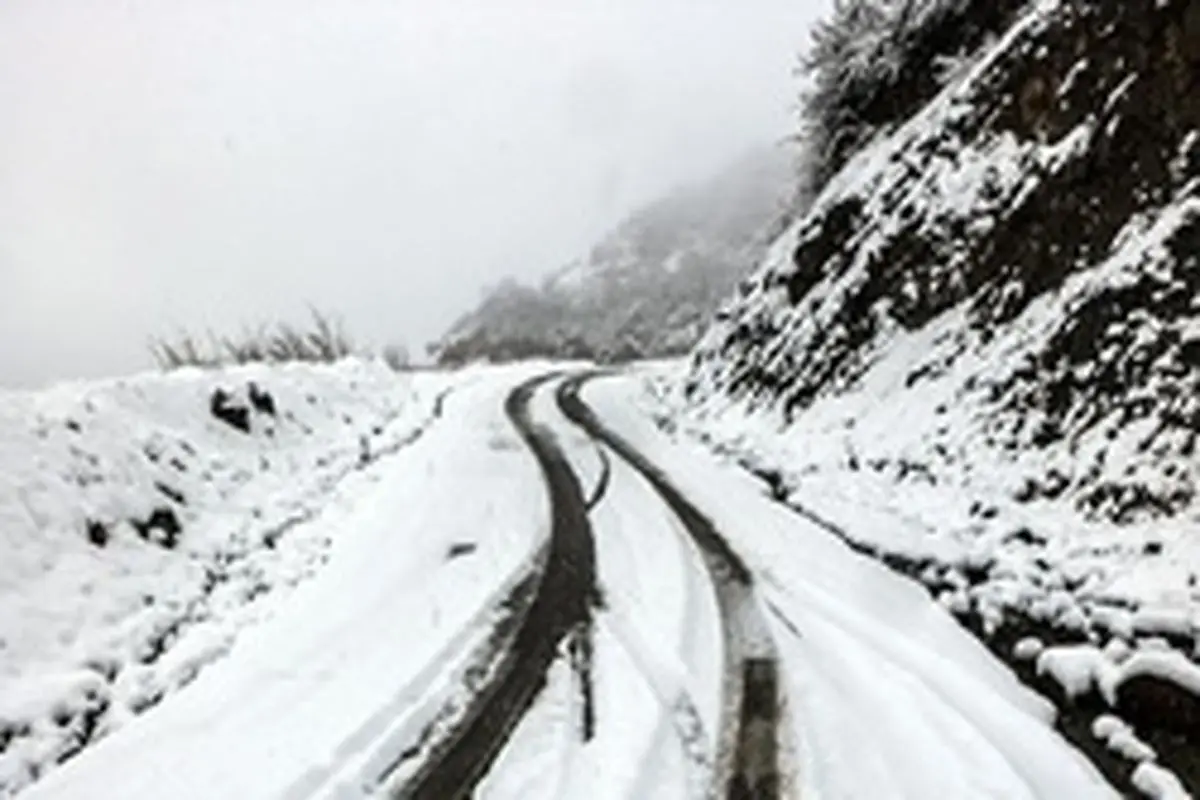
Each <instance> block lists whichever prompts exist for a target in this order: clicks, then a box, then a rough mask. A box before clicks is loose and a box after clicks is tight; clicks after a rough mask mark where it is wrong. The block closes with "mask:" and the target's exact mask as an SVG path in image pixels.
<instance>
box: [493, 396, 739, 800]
mask: <svg viewBox="0 0 1200 800" xmlns="http://www.w3.org/2000/svg"><path fill="white" fill-rule="evenodd" d="M552 388H553V387H547V388H546V389H543V390H542V391H540V392H539V393H538V394H537V395H536V396H535V398H534V401H533V412H534V418H535V420H536V421H537V422H539V423H540V424H543V425H545V426H547V427H548V428H549V429H550V430H551V431H552V432H553V434H554V436H555V438H556V440H557V441H558V443H559V444H560V446H562V447H563V449H564V451H565V453H566V454H567V457H568V459H569V460H570V463H571V466H572V468H573V469H574V470H575V471H576V473H577V474H578V475H579V477H580V482H581V484H582V488H583V492H584V495H585V496H587V495H590V494H591V492H590V488H591V487H592V486H593V485H594V483H595V481H596V480H597V466H596V448H597V446H596V444H595V443H593V442H592V441H591V439H590V438H589V437H588V436H587V435H586V434H584V433H583V432H582V431H581V430H580V429H579V428H577V427H576V426H574V425H573V424H571V423H569V422H568V421H567V420H566V419H565V418H564V417H563V416H562V414H561V412H560V411H558V409H557V406H556V403H555V401H554V395H553V391H551V390H552ZM605 458H606V459H607V460H608V461H609V463H610V468H611V470H612V474H611V479H610V482H609V484H608V489H607V491H606V492H605V494H604V495H603V497H602V498H601V500H600V502H599V503H598V504H597V505H596V506H595V508H594V510H593V511H592V514H591V524H592V529H593V536H594V538H595V543H596V559H597V572H598V580H599V582H600V591H601V594H602V596H603V598H604V602H603V606H602V607H601V608H599V609H597V610H596V616H595V624H594V628H593V646H594V660H593V666H592V677H593V680H594V703H595V714H596V719H597V721H598V725H597V728H596V733H595V738H594V739H593V740H592V741H590V742H587V743H584V742H583V741H582V740H581V731H580V722H579V720H580V718H581V714H582V711H581V709H580V699H579V698H580V688H579V685H578V680H577V678H576V676H574V675H572V673H571V671H570V670H569V669H566V668H565V667H563V666H561V665H560V666H558V667H556V670H555V671H554V672H553V674H552V676H551V679H550V686H549V687H548V688H547V690H546V691H545V692H544V693H543V695H542V696H541V697H540V698H539V699H538V700H537V702H536V703H535V706H534V709H533V710H532V712H531V713H530V714H529V715H528V716H527V717H526V718H525V719H524V720H523V721H522V723H521V724H520V725H519V726H518V729H517V731H516V733H515V735H514V738H513V740H512V742H511V743H510V745H509V747H508V748H506V750H505V752H504V754H502V756H501V759H500V760H499V762H498V763H497V764H496V765H495V766H494V768H493V769H492V771H491V772H490V773H489V775H488V778H487V780H486V781H485V782H484V784H483V785H482V786H481V788H480V792H479V794H480V796H481V797H485V798H516V797H521V798H539V797H540V798H547V800H549V798H558V797H655V798H659V797H662V798H671V797H679V798H695V797H703V796H705V794H706V792H707V787H708V786H709V784H710V782H711V779H712V770H713V760H714V759H713V756H714V751H715V748H716V736H717V732H718V728H719V723H720V714H721V709H720V698H721V691H722V686H721V678H722V659H723V642H722V638H721V621H720V614H719V612H718V609H717V605H716V597H715V593H714V590H713V587H712V585H711V582H710V581H709V578H708V575H707V572H706V568H705V566H704V563H703V561H702V560H701V558H700V555H699V553H698V552H697V550H696V547H695V545H694V544H693V543H692V542H691V539H690V537H689V535H688V534H687V532H686V530H685V529H684V528H683V527H682V525H681V524H680V523H679V521H678V520H677V519H676V518H675V516H674V515H673V514H672V513H671V511H670V509H669V508H668V507H667V506H666V505H664V504H663V503H662V502H661V500H660V499H658V496H657V494H656V493H655V492H654V490H653V488H652V487H651V486H650V485H649V484H648V483H647V482H646V481H645V479H644V478H642V477H641V476H640V475H639V474H638V473H637V472H636V471H635V470H633V469H632V468H631V467H630V466H629V465H628V464H626V463H625V462H624V461H623V460H622V459H620V458H619V457H617V456H616V455H615V454H612V453H611V452H607V451H606V455H605ZM563 741H565V742H566V743H567V744H565V745H564V744H563Z"/></svg>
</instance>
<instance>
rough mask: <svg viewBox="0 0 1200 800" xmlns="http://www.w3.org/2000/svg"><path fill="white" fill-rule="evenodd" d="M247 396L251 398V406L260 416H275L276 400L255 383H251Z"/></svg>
mask: <svg viewBox="0 0 1200 800" xmlns="http://www.w3.org/2000/svg"><path fill="white" fill-rule="evenodd" d="M247 394H248V396H249V397H250V405H251V406H253V407H254V410H255V411H257V412H258V413H260V414H270V415H271V416H272V417H273V416H275V398H274V397H272V396H271V393H270V392H268V391H266V390H265V389H260V388H259V387H258V384H257V383H255V382H254V381H251V382H250V385H249V386H248V387H247Z"/></svg>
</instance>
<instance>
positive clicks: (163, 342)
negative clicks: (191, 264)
mask: <svg viewBox="0 0 1200 800" xmlns="http://www.w3.org/2000/svg"><path fill="white" fill-rule="evenodd" d="M309 314H310V317H311V318H310V320H309V323H308V325H306V326H303V327H301V326H296V325H293V324H291V323H287V322H281V323H278V324H276V325H274V326H266V325H263V326H259V327H258V328H253V329H252V328H245V329H243V330H242V332H241V334H240V335H237V336H218V335H217V334H215V333H213V332H211V331H209V333H208V334H207V335H206V336H205V337H203V338H201V337H197V336H195V335H193V334H191V333H188V332H187V331H180V332H179V333H178V334H177V335H176V336H175V337H173V338H156V339H153V340H151V342H150V352H151V354H152V355H153V356H154V360H155V361H156V362H157V363H158V365H159V367H161V368H162V369H164V370H174V369H181V368H183V367H201V368H212V367H220V366H229V365H233V364H261V363H268V364H284V363H290V362H304V363H311V364H328V363H333V362H335V361H340V360H342V359H343V358H346V357H347V356H351V355H363V356H370V355H372V353H370V352H369V351H367V350H366V349H364V348H360V347H358V346H357V345H356V344H355V342H354V340H353V339H352V338H351V337H350V335H349V334H348V333H347V332H346V328H345V325H344V324H343V323H342V320H341V319H340V318H339V317H336V316H333V315H330V314H325V313H322V312H321V311H319V310H318V309H316V308H313V307H311V306H310V307H309ZM379 357H380V358H381V359H383V361H384V362H385V363H386V364H387V365H388V366H389V367H391V368H392V369H394V370H397V371H399V370H402V369H406V368H407V367H408V363H409V362H408V352H407V350H405V349H404V347H403V346H401V345H388V346H387V347H385V348H383V350H382V352H381V353H379Z"/></svg>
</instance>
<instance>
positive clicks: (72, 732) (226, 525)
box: [0, 360, 458, 795]
mask: <svg viewBox="0 0 1200 800" xmlns="http://www.w3.org/2000/svg"><path fill="white" fill-rule="evenodd" d="M455 380H458V379H457V378H454V377H451V376H448V375H439V374H433V373H428V374H404V375H398V374H396V373H394V372H392V371H391V370H389V369H388V368H386V367H385V366H383V365H382V364H379V363H374V362H363V361H355V360H350V361H344V362H341V363H339V364H335V365H327V366H310V365H287V366H271V367H267V366H248V367H241V368H236V369H228V370H219V371H197V370H184V371H180V372H176V373H171V374H168V375H159V374H146V375H138V376H134V377H130V378H126V379H120V380H110V381H103V382H95V383H78V384H66V385H61V386H57V387H54V388H51V389H47V390H43V391H37V392H5V393H3V394H0V537H2V542H0V795H3V794H6V793H9V792H13V791H16V790H17V789H19V788H20V787H21V786H23V785H25V784H27V783H29V782H31V781H32V780H34V779H36V778H38V777H39V776H41V775H42V774H44V773H45V772H47V771H48V770H50V769H51V768H52V767H53V766H54V765H55V764H56V763H58V762H61V761H63V760H65V759H66V758H68V757H70V756H72V755H73V754H74V753H76V752H77V751H79V750H80V749H81V748H83V747H85V746H87V745H89V744H90V743H91V742H93V741H94V740H96V739H98V738H100V737H102V736H104V735H106V734H108V733H110V732H112V731H113V730H115V729H117V728H119V727H121V726H122V725H123V724H125V722H126V721H127V720H128V718H130V717H131V716H133V715H136V714H137V713H139V712H141V711H143V710H145V709H146V708H148V707H150V706H152V705H154V704H156V703H157V702H158V701H159V700H161V699H162V698H163V697H164V696H166V695H167V694H169V693H171V692H174V691H176V690H177V689H179V688H180V687H182V686H184V685H186V684H188V683H189V682H191V681H192V680H193V679H194V678H195V677H196V676H197V674H198V673H199V671H200V670H201V669H202V668H203V667H204V666H205V665H207V664H209V663H211V662H212V661H214V660H216V659H218V658H220V657H221V656H222V655H223V654H224V653H225V652H226V651H228V650H229V648H230V646H231V645H232V643H233V641H234V638H235V635H236V633H237V631H238V630H239V629H241V628H242V627H244V626H245V625H247V624H250V623H251V622H253V621H255V620H256V619H258V618H260V617H262V616H265V615H266V614H267V613H268V609H269V608H270V606H271V603H269V602H264V598H266V597H268V596H269V595H271V594H273V593H275V592H276V591H277V590H279V589H281V588H284V587H291V586H294V585H296V584H298V583H300V582H301V581H303V580H304V579H305V578H307V577H308V576H310V575H312V574H313V573H314V572H315V571H316V570H317V569H318V568H319V567H320V566H321V565H322V564H323V563H324V562H325V561H326V560H327V558H328V553H329V550H330V548H331V545H332V541H333V539H334V538H335V537H337V536H340V535H342V533H343V532H341V531H331V530H328V529H319V528H317V527H314V526H312V525H306V524H305V523H307V522H309V521H311V520H312V519H314V518H315V517H316V516H317V515H319V514H320V513H321V511H322V509H323V507H324V506H326V505H327V504H328V503H329V502H330V501H331V499H332V498H334V497H335V496H336V493H337V490H338V487H339V485H340V484H341V483H342V482H343V480H344V479H345V478H346V477H347V476H349V475H351V474H354V473H356V472H357V471H358V470H359V469H361V468H363V467H365V466H367V465H369V464H370V463H371V462H373V461H374V460H375V459H376V458H378V457H380V456H381V455H384V454H386V453H388V452H391V451H394V450H396V449H397V448H399V447H401V446H403V445H404V444H405V443H406V442H409V441H411V440H412V439H413V438H414V437H416V436H418V435H419V434H420V432H421V431H422V430H423V429H424V428H425V427H426V426H428V425H429V424H430V422H431V421H432V420H433V419H434V418H435V416H436V415H437V413H438V410H439V406H440V400H441V393H442V392H443V391H444V390H445V389H446V388H447V387H449V386H450V385H451V384H453V382H454V381H455Z"/></svg>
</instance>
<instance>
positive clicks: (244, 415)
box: [208, 388, 250, 433]
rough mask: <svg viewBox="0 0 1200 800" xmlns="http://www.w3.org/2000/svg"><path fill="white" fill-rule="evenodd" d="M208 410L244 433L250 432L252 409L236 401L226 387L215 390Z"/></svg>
mask: <svg viewBox="0 0 1200 800" xmlns="http://www.w3.org/2000/svg"><path fill="white" fill-rule="evenodd" d="M208 410H209V411H210V412H211V413H212V415H213V416H214V417H216V418H217V419H219V420H221V421H222V422H224V423H225V424H226V425H229V426H230V427H233V428H237V429H238V430H239V431H241V432H242V433H249V432H250V409H249V408H247V407H246V406H244V405H241V404H239V403H236V402H234V399H233V397H232V396H231V395H230V394H229V393H228V392H226V391H225V390H224V389H221V388H218V389H215V390H213V393H212V397H211V398H210V399H209V402H208Z"/></svg>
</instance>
